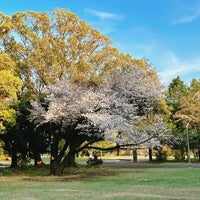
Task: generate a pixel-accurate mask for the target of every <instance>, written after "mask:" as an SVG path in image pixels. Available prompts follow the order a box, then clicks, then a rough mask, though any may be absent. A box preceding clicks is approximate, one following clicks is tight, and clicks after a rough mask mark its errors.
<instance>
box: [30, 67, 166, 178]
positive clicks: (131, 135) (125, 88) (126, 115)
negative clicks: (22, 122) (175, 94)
mask: <svg viewBox="0 0 200 200" xmlns="http://www.w3.org/2000/svg"><path fill="white" fill-rule="evenodd" d="M151 73H152V70H151V69H143V68H141V67H140V66H138V65H135V66H133V67H130V68H129V69H121V70H119V71H117V72H116V73H114V74H113V76H110V77H108V79H107V81H106V82H104V83H102V84H99V85H98V86H88V85H83V84H78V83H74V82H70V81H69V80H66V79H64V80H62V81H59V82H58V83H57V84H55V85H52V86H49V94H48V95H47V96H46V98H45V99H44V102H42V103H40V102H38V101H34V102H32V106H33V109H32V111H31V116H30V119H31V120H32V121H34V123H35V124H36V125H37V126H38V127H42V126H43V127H44V130H45V131H46V129H48V131H49V134H50V138H51V174H54V175H59V174H62V172H63V170H64V168H65V167H66V166H67V165H69V164H70V162H71V158H72V157H74V155H75V154H76V153H77V152H79V151H81V150H83V149H84V148H86V147H88V146H89V145H91V144H93V143H94V142H96V141H99V140H103V139H107V140H110V141H115V142H117V144H118V145H125V144H126V145H133V144H141V143H142V142H147V141H148V140H151V139H152V138H155V137H156V136H158V132H159V128H160V127H162V125H163V123H161V122H160V121H159V120H151V123H152V124H151V125H150V123H149V125H148V126H146V131H143V132H142V131H141V130H138V129H137V128H136V125H135V124H136V123H135V122H136V121H138V120H139V119H142V120H144V119H145V118H146V116H147V115H148V114H150V113H151V112H152V111H153V110H154V102H156V101H157V98H158V97H159V96H160V92H159V91H160V88H159V84H158V83H155V81H153V80H152V79H153V78H152V76H150V74H151ZM156 123H157V124H159V126H157V125H156ZM153 124H154V125H153ZM47 125H48V126H47ZM45 127H46V129H45ZM163 132H164V130H163ZM138 138H139V139H138ZM61 139H64V140H65V144H64V145H63V148H62V149H61V150H60V151H59V150H58V145H59V141H60V140H61Z"/></svg>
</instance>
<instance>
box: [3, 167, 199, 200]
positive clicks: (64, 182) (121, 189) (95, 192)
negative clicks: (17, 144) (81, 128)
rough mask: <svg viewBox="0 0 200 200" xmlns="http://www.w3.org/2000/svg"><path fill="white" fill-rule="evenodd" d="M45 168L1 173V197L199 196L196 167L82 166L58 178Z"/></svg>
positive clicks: (23, 199)
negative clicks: (48, 174) (47, 174)
mask: <svg viewBox="0 0 200 200" xmlns="http://www.w3.org/2000/svg"><path fill="white" fill-rule="evenodd" d="M4 170H5V169H4ZM42 170H43V171H42ZM45 170H46V169H40V170H38V169H37V170H34V171H33V170H32V171H33V172H34V173H32V174H31V170H27V171H26V173H23V174H19V173H17V172H15V173H12V174H11V175H9V176H0V199H1V200H43V199H44V200H60V199H68V200H76V199H80V200H86V199H87V200H88V199H91V200H100V199H101V200H105V199H112V200H132V199H145V200H148V199H149V200H150V199H151V200H155V199H162V200H163V199H173V200H177V199H188V200H192V199H200V169H198V168H133V169H130V168H126V169H125V168H123V169H122V168H109V167H97V168H95V167H89V168H88V167H81V168H78V169H69V170H68V172H66V173H65V175H64V176H61V177H52V176H46V174H45V173H46V171H45ZM36 172H37V173H36ZM38 175H40V176H38ZM41 175H42V176H41Z"/></svg>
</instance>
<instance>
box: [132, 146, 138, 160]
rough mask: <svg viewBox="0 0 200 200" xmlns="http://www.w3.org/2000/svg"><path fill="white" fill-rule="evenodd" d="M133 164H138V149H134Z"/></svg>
mask: <svg viewBox="0 0 200 200" xmlns="http://www.w3.org/2000/svg"><path fill="white" fill-rule="evenodd" d="M133 162H137V149H135V148H133Z"/></svg>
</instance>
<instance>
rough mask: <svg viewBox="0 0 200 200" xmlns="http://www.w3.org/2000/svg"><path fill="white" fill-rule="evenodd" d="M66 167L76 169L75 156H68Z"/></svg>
mask: <svg viewBox="0 0 200 200" xmlns="http://www.w3.org/2000/svg"><path fill="white" fill-rule="evenodd" d="M66 167H76V162H75V154H74V155H72V156H70V158H69V159H68V160H67V164H66Z"/></svg>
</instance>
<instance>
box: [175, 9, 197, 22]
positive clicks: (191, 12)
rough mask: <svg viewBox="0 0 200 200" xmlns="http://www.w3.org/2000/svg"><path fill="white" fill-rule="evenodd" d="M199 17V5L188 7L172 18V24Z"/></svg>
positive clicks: (191, 20)
mask: <svg viewBox="0 0 200 200" xmlns="http://www.w3.org/2000/svg"><path fill="white" fill-rule="evenodd" d="M198 18H200V7H199V6H197V7H195V8H188V9H187V10H186V11H185V13H184V14H182V16H180V17H178V18H177V19H175V20H173V22H172V25H176V24H185V23H190V22H193V21H195V20H197V19H198Z"/></svg>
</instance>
